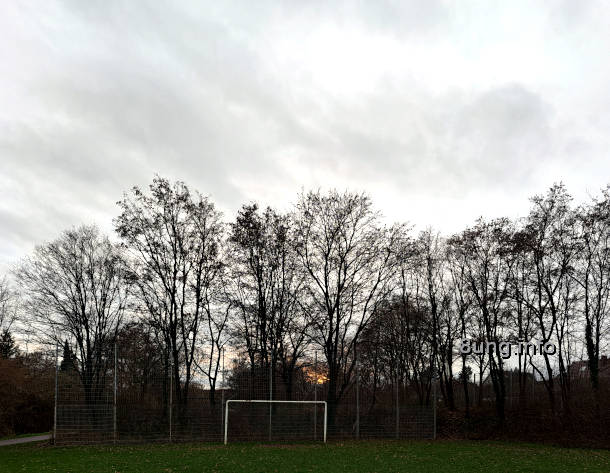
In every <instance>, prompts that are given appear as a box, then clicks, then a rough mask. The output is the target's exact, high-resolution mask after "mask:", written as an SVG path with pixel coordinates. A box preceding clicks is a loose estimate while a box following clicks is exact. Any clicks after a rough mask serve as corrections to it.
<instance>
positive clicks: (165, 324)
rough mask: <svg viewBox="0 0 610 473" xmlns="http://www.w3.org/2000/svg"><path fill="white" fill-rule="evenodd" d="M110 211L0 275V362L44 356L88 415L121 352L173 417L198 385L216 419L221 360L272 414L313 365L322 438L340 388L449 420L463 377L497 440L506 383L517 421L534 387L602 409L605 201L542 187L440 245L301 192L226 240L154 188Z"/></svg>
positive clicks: (177, 191)
mask: <svg viewBox="0 0 610 473" xmlns="http://www.w3.org/2000/svg"><path fill="white" fill-rule="evenodd" d="M118 208H119V209H118V215H117V217H116V218H115V220H114V227H115V230H116V234H117V237H118V238H112V239H110V238H109V237H107V236H105V235H102V234H101V233H100V232H99V230H98V229H97V228H95V227H87V226H84V227H80V228H76V229H71V230H68V231H66V232H64V233H63V234H62V235H61V236H60V237H59V238H58V239H56V240H54V241H52V242H50V243H46V244H43V245H41V246H38V247H37V248H36V250H35V251H34V253H33V254H32V255H30V256H29V257H27V258H26V259H24V261H23V262H22V264H20V265H19V267H18V268H17V269H16V270H15V273H14V279H15V281H16V285H15V287H16V288H18V289H19V291H14V292H10V291H9V288H8V284H7V283H3V284H2V285H1V286H0V309H1V310H2V312H0V327H1V328H2V331H1V335H2V340H1V343H0V355H1V356H2V358H4V359H13V360H15V359H18V358H19V357H20V356H22V357H23V355H20V354H19V350H18V347H17V346H16V344H15V341H14V337H15V336H16V335H23V334H25V333H27V334H28V335H29V336H33V337H35V340H36V342H37V343H38V344H39V346H43V344H47V345H52V346H56V345H58V344H59V345H60V346H62V347H64V348H63V351H64V353H67V354H68V355H64V359H66V358H68V359H69V360H70V363H71V364H72V365H73V366H74V369H75V371H76V372H77V373H78V377H79V378H80V381H81V383H82V385H83V386H85V395H86V399H87V400H88V401H91V402H93V401H94V400H95V399H96V396H98V395H99V391H100V390H101V389H102V387H103V386H102V385H103V383H104V382H105V380H104V376H105V374H106V373H107V371H108V369H109V367H108V366H109V363H111V362H112V350H113V346H114V344H115V343H116V342H117V339H120V340H121V341H120V343H122V344H123V346H125V347H128V348H125V350H124V353H122V359H123V361H122V362H124V363H132V364H134V366H136V365H137V366H141V370H145V369H147V368H146V366H148V365H147V363H148V362H149V361H147V360H148V358H149V357H153V356H154V357H155V363H156V364H155V366H156V367H158V366H160V367H161V368H160V370H161V373H159V376H160V377H163V379H170V380H171V383H169V385H171V386H173V388H172V389H173V393H172V394H173V396H174V399H175V401H176V403H177V404H178V405H186V404H187V403H188V399H189V393H190V391H191V390H192V389H193V386H194V384H195V383H196V381H195V380H200V379H205V380H206V383H205V389H206V392H207V393H209V399H210V402H211V403H214V402H217V397H218V396H217V394H216V389H217V387H218V385H219V379H220V378H219V373H220V367H221V358H222V352H223V349H225V348H226V349H227V350H229V351H230V352H231V353H232V354H233V353H234V354H236V355H235V356H236V357H237V358H238V362H237V364H238V365H239V366H240V367H241V369H243V370H249V371H250V373H251V374H252V375H254V376H255V375H256V374H257V373H261V372H262V373H267V372H269V370H273V371H274V372H275V373H277V374H278V376H280V377H281V379H282V383H283V385H284V386H285V389H286V395H287V396H288V397H289V398H290V396H291V395H292V392H293V387H294V383H295V380H297V379H302V374H303V371H302V370H303V369H304V367H307V366H311V363H312V359H313V355H312V354H313V353H314V352H315V351H317V352H318V353H319V354H320V357H319V358H320V360H321V362H322V363H321V364H323V366H324V375H325V378H324V379H325V385H326V388H325V391H324V392H325V393H326V394H325V395H326V396H327V400H328V401H329V405H330V412H329V422H330V423H331V424H332V419H333V412H334V410H335V409H336V406H338V405H340V403H341V402H342V400H343V399H344V398H345V396H346V393H347V391H348V389H349V386H350V385H351V384H352V383H353V380H354V377H355V376H356V370H357V369H358V370H359V376H361V377H362V379H363V382H366V383H368V384H369V385H370V386H371V389H372V391H373V393H374V392H375V390H377V389H381V387H382V386H384V385H387V384H395V383H397V384H399V385H400V386H403V387H404V388H405V389H407V390H408V391H410V392H411V393H413V396H414V398H415V399H416V400H417V402H419V403H421V404H427V403H429V402H430V401H431V393H432V384H433V383H434V382H437V381H435V380H436V379H438V386H439V387H440V390H439V392H440V394H441V396H442V400H443V405H444V406H445V407H446V408H447V409H448V410H449V411H463V413H464V416H465V417H468V416H470V414H471V411H472V409H474V408H476V407H477V403H478V405H480V403H481V399H482V396H481V395H480V394H479V395H478V396H477V395H476V393H475V392H473V386H474V384H473V380H474V379H475V378H476V379H478V381H479V382H478V384H477V385H476V386H477V387H478V389H482V388H483V385H484V384H485V385H486V386H489V387H490V390H491V392H492V393H493V396H492V399H491V404H492V405H493V406H494V409H495V418H496V420H497V421H498V422H499V424H500V425H502V424H503V423H504V422H505V418H506V410H507V407H506V398H507V373H508V372H511V373H512V374H514V376H515V381H514V383H515V387H514V388H513V389H512V390H511V395H513V393H514V392H516V393H518V395H517V397H518V401H517V402H518V405H520V406H525V405H526V403H527V392H528V391H527V386H528V383H529V384H530V385H531V383H532V373H534V375H533V376H534V378H535V379H534V381H535V382H537V383H539V384H540V385H541V386H544V390H545V392H546V404H545V405H546V406H547V407H548V409H549V411H550V412H551V413H552V415H556V416H559V417H561V416H570V415H571V414H572V407H573V406H574V404H575V403H578V402H580V397H578V396H580V395H581V391H578V392H576V391H575V389H574V386H573V384H574V379H575V377H576V376H581V375H582V373H583V372H584V373H586V378H587V392H588V393H589V394H590V399H591V400H592V401H591V404H590V408H591V410H592V411H594V412H596V413H598V414H599V413H600V411H601V409H602V407H603V408H604V409H607V407H606V405H605V400H604V398H603V395H602V393H604V392H606V393H607V385H608V371H604V369H603V366H602V363H601V361H603V360H604V358H603V355H604V354H605V353H606V350H607V346H608V345H607V344H608V341H609V336H608V335H609V331H608V327H609V325H608V311H609V307H608V300H609V297H610V264H609V263H610V225H609V224H610V188H608V189H606V190H605V191H603V192H602V193H601V195H600V196H599V198H594V199H591V200H590V201H589V202H587V203H584V204H581V205H578V206H577V205H575V204H574V203H573V202H572V198H571V197H570V195H569V194H568V192H567V190H566V189H565V187H564V186H563V185H555V186H553V187H552V188H550V189H549V190H548V191H547V192H546V193H545V194H544V195H540V196H535V197H533V198H532V199H531V207H530V211H529V214H528V215H525V216H523V218H522V219H519V220H516V221H512V220H510V219H506V218H499V219H494V220H484V219H479V220H477V221H476V222H475V223H474V224H473V225H472V226H471V227H468V228H466V229H465V230H463V231H462V232H460V233H457V234H455V235H451V236H448V237H445V236H441V235H439V234H438V233H437V232H435V231H433V230H431V229H428V230H425V231H422V232H420V233H418V234H415V232H414V231H413V230H412V229H411V228H410V227H408V226H407V225H404V224H396V225H392V226H388V225H385V224H384V223H383V220H382V218H381V216H380V214H379V213H377V212H376V211H375V209H374V208H373V205H372V202H371V200H370V199H369V198H368V197H367V196H366V195H364V194H358V193H350V192H345V193H340V192H336V191H331V192H328V193H322V192H319V191H318V192H309V193H303V194H301V195H299V196H298V199H297V203H296V204H295V205H294V207H293V208H292V209H291V210H290V211H289V212H287V213H282V212H279V211H277V210H275V209H272V208H266V209H262V208H259V206H258V205H257V204H255V203H250V204H247V205H244V206H243V207H242V208H241V209H240V210H239V212H238V213H237V216H236V218H235V220H233V221H231V222H226V221H224V220H223V217H222V215H221V213H220V212H219V211H218V210H217V209H216V207H215V205H214V203H213V202H212V201H211V200H210V199H209V198H207V197H205V196H203V195H201V194H199V193H197V192H194V191H192V190H191V189H189V188H188V187H187V186H186V185H185V184H183V183H181V182H177V183H171V182H169V181H167V180H165V179H162V178H156V179H155V180H154V181H153V183H152V184H151V186H150V188H149V189H148V190H147V191H143V190H141V189H138V188H134V189H133V190H132V191H131V192H130V193H128V194H126V195H125V196H124V198H123V199H122V200H121V201H120V202H118ZM116 240H118V242H115V241H116ZM16 319H17V323H15V320H16ZM462 339H469V340H472V341H482V342H495V343H496V344H498V345H499V344H501V343H506V342H511V343H516V342H517V341H520V340H521V341H522V340H526V341H535V342H536V343H538V342H540V343H547V342H549V343H552V344H553V345H554V346H556V347H557V349H556V351H555V352H554V353H553V354H550V353H546V352H543V353H542V354H540V355H536V356H533V355H532V354H531V352H530V353H527V352H525V353H521V354H517V355H514V356H512V357H511V358H510V359H504V358H503V357H502V356H501V354H500V353H498V352H495V351H493V350H492V351H491V352H483V353H474V354H470V355H466V354H462V353H460V351H459V346H460V342H461V340H462ZM130 350H131V352H133V353H134V357H133V358H134V359H133V360H131V361H130V360H126V359H125V356H126V355H125V353H127V352H129V351H130ZM575 362H581V365H579V366H581V367H583V368H584V369H580V370H579V372H578V373H576V372H575V370H574V369H573V368H572V367H573V366H575V365H574V363H575ZM357 364H358V365H359V366H358V368H357ZM151 366H152V365H151ZM236 366H237V365H236ZM138 369H140V368H138ZM155 369H159V368H155ZM134 370H136V368H134ZM604 373H605V374H604ZM512 374H511V376H512ZM512 381H513V380H512V379H511V382H512ZM167 389H169V387H166V392H167ZM604 389H606V391H604ZM577 397H578V398H577ZM373 402H374V395H373ZM598 417H599V416H598Z"/></svg>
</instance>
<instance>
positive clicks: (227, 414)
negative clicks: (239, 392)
mask: <svg viewBox="0 0 610 473" xmlns="http://www.w3.org/2000/svg"><path fill="white" fill-rule="evenodd" d="M229 403H234V404H236V403H245V404H249V403H258V404H321V405H323V406H324V443H326V422H327V405H326V401H276V400H273V401H272V400H264V399H229V400H227V402H226V403H225V445H226V444H227V436H228V433H229Z"/></svg>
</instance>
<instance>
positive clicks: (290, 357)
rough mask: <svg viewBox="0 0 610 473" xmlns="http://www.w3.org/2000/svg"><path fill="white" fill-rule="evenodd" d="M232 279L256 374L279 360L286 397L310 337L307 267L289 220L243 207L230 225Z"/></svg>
mask: <svg viewBox="0 0 610 473" xmlns="http://www.w3.org/2000/svg"><path fill="white" fill-rule="evenodd" d="M231 228H232V231H231V238H230V241H231V244H232V246H231V248H232V279H233V285H232V287H233V297H234V305H235V307H236V308H237V312H238V317H237V324H236V327H235V328H236V330H237V338H236V341H238V342H239V343H240V344H241V346H242V347H243V348H244V350H245V352H246V353H247V356H248V360H249V363H250V370H251V373H252V375H253V374H254V372H255V370H256V369H260V370H262V372H263V373H269V369H270V368H271V369H273V370H275V367H276V366H277V364H278V362H279V365H280V370H281V374H282V378H283V380H284V383H285V385H286V390H287V395H288V397H290V396H291V394H292V384H293V375H294V372H295V369H296V366H297V362H298V360H299V359H301V357H302V356H303V350H304V347H305V341H306V333H307V332H306V329H305V321H304V318H303V316H302V311H301V305H300V304H302V303H303V301H302V298H301V293H302V292H303V275H304V274H303V271H302V268H301V266H300V265H299V264H298V261H297V260H296V253H295V250H294V235H293V228H292V223H291V221H290V218H289V217H288V216H286V215H280V214H278V213H277V212H275V211H274V210H273V209H271V208H267V209H266V210H265V211H264V212H263V213H262V214H261V213H260V212H259V210H258V206H257V205H256V204H252V205H245V206H243V207H242V209H241V210H240V211H239V213H238V215H237V219H236V221H235V223H233V224H232V226H231Z"/></svg>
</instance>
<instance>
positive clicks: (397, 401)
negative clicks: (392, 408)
mask: <svg viewBox="0 0 610 473" xmlns="http://www.w3.org/2000/svg"><path fill="white" fill-rule="evenodd" d="M399 436H400V400H399V399H398V368H396V438H399Z"/></svg>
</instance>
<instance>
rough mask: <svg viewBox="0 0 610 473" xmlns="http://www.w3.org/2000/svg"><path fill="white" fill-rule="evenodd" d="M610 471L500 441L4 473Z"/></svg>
mask: <svg viewBox="0 0 610 473" xmlns="http://www.w3.org/2000/svg"><path fill="white" fill-rule="evenodd" d="M51 471H55V472H61V473H68V472H70V473H76V472H96V473H97V472H122V473H127V472H146V473H152V472H164V473H169V472H230V473H238V472H248V473H255V472H313V471H319V472H335V471H336V472H367V473H369V472H402V471H404V472H412V473H419V472H444V471H447V472H469V473H471V472H493V473H500V472H511V473H514V472H549V473H560V472H570V473H573V472H578V471H586V472H604V473H608V472H610V451H605V450H584V449H565V448H555V447H547V446H540V445H531V444H516V443H515V444H511V443H496V442H469V441H436V442H421V441H420V442H399V441H370V442H365V441H363V442H347V443H331V444H328V445H326V446H324V445H250V444H247V445H243V444H242V445H238V444H235V445H231V446H228V447H224V446H218V445H206V444H174V445H135V446H117V447H110V446H104V447H57V448H54V447H50V446H47V445H42V444H30V445H20V446H11V447H0V472H2V473H12V472H20V473H23V472H37V473H38V472H51Z"/></svg>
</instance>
